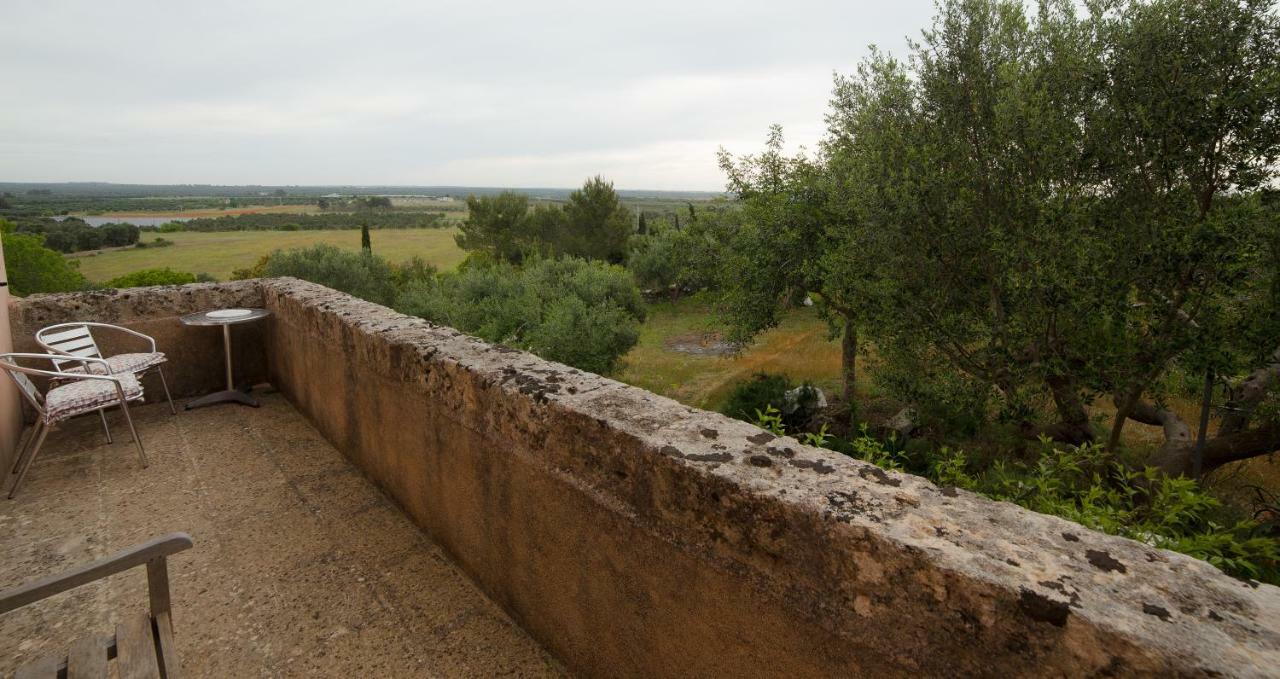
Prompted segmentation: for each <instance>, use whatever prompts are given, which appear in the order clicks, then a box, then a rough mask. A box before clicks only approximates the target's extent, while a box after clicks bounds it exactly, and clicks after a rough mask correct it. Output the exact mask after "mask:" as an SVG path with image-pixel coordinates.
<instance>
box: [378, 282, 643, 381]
mask: <svg viewBox="0 0 1280 679" xmlns="http://www.w3.org/2000/svg"><path fill="white" fill-rule="evenodd" d="M396 308H397V309H399V310H400V311H401V312H403V313H406V314H411V315H414V316H420V317H422V318H426V319H428V320H430V321H434V322H436V323H441V324H444V325H449V326H452V327H454V328H457V329H459V330H462V331H464V332H468V333H471V334H473V335H476V336H477V337H480V338H482V339H485V340H487V341H490V342H495V343H500V344H505V345H508V346H512V347H518V348H521V349H526V350H528V351H532V352H534V353H536V354H538V355H539V356H542V357H543V358H546V359H549V360H553V361H560V362H562V363H566V364H568V365H571V366H574V367H575V368H580V369H582V370H588V371H591V372H595V373H605V372H608V371H610V370H612V369H613V368H614V366H615V365H616V364H617V361H618V359H619V358H621V357H622V355H623V354H625V353H626V352H627V351H628V350H630V349H631V347H633V346H635V343H636V341H637V340H638V339H639V332H640V322H641V321H642V320H643V319H644V305H643V302H642V300H641V299H640V292H639V290H638V289H637V288H636V285H635V280H634V279H633V278H632V277H631V275H630V274H629V273H627V272H626V270H624V269H622V268H621V267H617V266H613V265H606V264H603V263H600V262H588V261H585V260H581V259H574V258H565V259H560V260H536V261H534V262H532V263H529V264H527V265H526V266H525V267H523V268H517V267H515V266H512V265H510V264H505V263H497V264H494V263H490V264H487V265H486V264H484V263H480V262H479V261H478V260H477V261H475V262H472V263H471V265H469V266H467V267H466V268H463V269H461V270H460V271H458V272H456V273H451V274H446V275H443V276H439V277H437V278H434V279H432V280H426V281H418V282H415V283H412V284H411V285H409V286H408V288H407V289H406V290H405V292H404V294H402V295H401V296H400V298H399V300H398V301H397V302H396Z"/></svg>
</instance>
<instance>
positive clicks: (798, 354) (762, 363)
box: [615, 297, 840, 409]
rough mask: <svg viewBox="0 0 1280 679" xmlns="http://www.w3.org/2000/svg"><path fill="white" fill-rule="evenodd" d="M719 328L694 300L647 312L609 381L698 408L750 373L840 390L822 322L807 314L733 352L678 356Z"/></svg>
mask: <svg viewBox="0 0 1280 679" xmlns="http://www.w3.org/2000/svg"><path fill="white" fill-rule="evenodd" d="M719 330H720V328H718V327H717V326H716V325H715V324H714V320H713V315H712V313H711V308H710V306H709V304H708V303H707V302H706V301H705V300H703V299H700V298H697V297H694V298H686V299H683V300H680V301H678V302H664V303H659V304H654V305H652V306H650V307H649V316H648V318H647V319H646V320H645V323H644V326H643V327H641V329H640V342H639V343H638V344H637V345H636V347H635V348H634V349H632V350H631V351H630V352H629V353H628V354H627V355H626V356H625V357H623V360H622V365H621V367H620V368H619V369H618V370H617V371H616V373H615V377H616V378H617V379H619V380H622V381H623V382H627V383H629V384H634V385H636V386H638V387H643V388H645V389H648V390H650V391H652V392H655V393H658V394H662V395H663V396H669V397H671V398H673V399H675V400H677V401H680V402H681V403H685V404H688V405H691V406H695V407H698V408H710V409H715V408H717V407H718V406H720V405H721V404H722V403H723V402H724V400H725V398H727V397H728V395H729V392H730V390H731V389H732V388H733V386H734V385H735V384H737V383H738V382H740V381H742V380H745V379H747V378H749V377H751V375H752V374H753V373H757V372H771V373H783V374H785V375H787V376H788V377H790V378H791V379H792V380H793V381H795V382H801V381H804V380H808V381H811V382H813V383H814V384H815V385H817V386H819V387H821V388H822V389H824V390H826V391H827V392H828V393H832V392H833V391H834V390H837V389H839V385H840V344H839V342H836V341H831V340H829V339H828V334H827V324H826V322H824V321H823V320H822V319H821V318H818V314H817V312H815V311H814V310H813V309H797V310H795V311H791V312H789V313H788V314H786V316H784V318H783V321H782V323H781V324H780V325H779V326H778V327H777V328H774V329H773V330H770V331H768V332H766V333H764V334H762V335H760V337H758V338H757V340H756V341H755V342H754V343H752V344H751V346H749V347H746V348H745V349H743V351H742V352H740V353H738V354H729V355H724V356H717V355H699V354H694V353H690V352H688V351H678V350H676V348H675V347H676V346H681V347H686V348H689V347H694V346H697V345H699V344H700V343H704V342H705V343H714V342H715V341H716V339H717V337H718V335H717V333H718V331H719Z"/></svg>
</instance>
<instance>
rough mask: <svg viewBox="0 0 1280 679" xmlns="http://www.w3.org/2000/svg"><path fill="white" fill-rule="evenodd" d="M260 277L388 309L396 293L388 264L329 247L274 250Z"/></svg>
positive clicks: (317, 246) (366, 253)
mask: <svg viewBox="0 0 1280 679" xmlns="http://www.w3.org/2000/svg"><path fill="white" fill-rule="evenodd" d="M236 273H237V274H239V273H240V272H238V271H237V272H236ZM262 273H263V275H266V276H294V277H295V278H301V279H303V280H306V281H311V282H312V283H319V284H320V285H325V286H328V287H331V288H333V289H334V290H341V291H342V292H345V293H348V294H351V295H355V296H356V297H359V298H361V299H366V300H369V301H370V302H375V303H377V304H385V305H388V306H389V305H391V303H392V302H394V301H395V298H396V293H397V289H396V283H395V274H394V272H393V270H392V267H391V265H390V264H388V263H387V260H385V259H383V258H381V257H379V256H377V255H374V254H372V253H369V252H366V251H361V252H348V251H345V250H340V249H338V248H336V247H334V246H332V245H313V246H311V247H309V248H299V249H294V250H277V251H275V252H273V253H271V255H270V257H269V258H268V259H267V260H266V262H265V266H264V267H263V272H262Z"/></svg>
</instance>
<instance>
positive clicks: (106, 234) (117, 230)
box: [98, 223, 141, 247]
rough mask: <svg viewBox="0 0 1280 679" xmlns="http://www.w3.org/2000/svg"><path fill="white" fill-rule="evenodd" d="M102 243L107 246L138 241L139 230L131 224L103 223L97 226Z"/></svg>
mask: <svg viewBox="0 0 1280 679" xmlns="http://www.w3.org/2000/svg"><path fill="white" fill-rule="evenodd" d="M98 231H99V232H100V233H101V234H102V238H103V241H104V244H105V245H107V246H109V247H123V246H126V245H133V244H134V243H137V242H138V236H139V235H140V233H141V232H140V231H139V229H138V227H136V226H134V225H133V224H117V223H112V224H103V225H102V226H100V227H98Z"/></svg>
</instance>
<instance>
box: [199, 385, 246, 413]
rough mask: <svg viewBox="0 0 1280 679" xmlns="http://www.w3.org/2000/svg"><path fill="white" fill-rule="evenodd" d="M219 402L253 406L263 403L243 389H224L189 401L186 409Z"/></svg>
mask: <svg viewBox="0 0 1280 679" xmlns="http://www.w3.org/2000/svg"><path fill="white" fill-rule="evenodd" d="M218 403H239V404H241V405H246V406H252V407H254V408H257V407H259V406H261V405H262V404H261V403H258V400H257V399H255V398H254V397H252V396H250V395H249V394H247V393H245V392H243V391H240V390H239V389H223V390H222V391H215V392H213V393H212V394H209V395H208V396H201V397H200V398H198V399H196V400H194V401H190V402H188V403H187V405H186V409H187V410H194V409H196V408H203V407H205V406H211V405H215V404H218Z"/></svg>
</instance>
